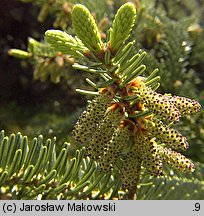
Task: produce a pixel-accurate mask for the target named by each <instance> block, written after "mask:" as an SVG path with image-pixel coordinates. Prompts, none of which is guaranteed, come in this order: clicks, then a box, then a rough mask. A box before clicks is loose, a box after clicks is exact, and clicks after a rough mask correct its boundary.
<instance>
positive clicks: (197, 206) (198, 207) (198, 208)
mask: <svg viewBox="0 0 204 216" xmlns="http://www.w3.org/2000/svg"><path fill="white" fill-rule="evenodd" d="M195 211H200V203H195Z"/></svg>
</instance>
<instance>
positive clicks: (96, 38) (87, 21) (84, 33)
mask: <svg viewBox="0 0 204 216" xmlns="http://www.w3.org/2000/svg"><path fill="white" fill-rule="evenodd" d="M72 23H73V26H74V28H75V32H76V35H77V36H78V37H79V38H80V40H81V41H82V42H83V44H84V45H85V46H86V47H87V48H88V49H89V50H90V51H93V52H95V53H99V52H101V51H102V49H103V42H102V40H101V38H100V33H99V30H98V27H97V25H96V22H95V20H94V18H93V16H92V15H91V13H90V11H89V10H88V9H87V8H86V7H85V6H84V5H81V4H76V5H75V6H74V7H73V10H72Z"/></svg>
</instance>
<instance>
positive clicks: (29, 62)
mask: <svg viewBox="0 0 204 216" xmlns="http://www.w3.org/2000/svg"><path fill="white" fill-rule="evenodd" d="M125 2H127V1H125V0H78V1H77V0H1V1H0V13H1V16H0V28H1V31H0V46H1V49H0V52H1V58H0V129H4V130H5V131H6V133H8V134H9V133H13V132H18V131H21V132H22V133H24V134H26V135H28V136H29V137H31V138H32V137H34V136H36V135H38V134H43V135H44V137H45V138H48V137H53V136H56V137H57V140H58V141H59V145H60V143H63V142H64V141H70V139H71V138H70V136H69V134H70V131H71V129H72V128H73V125H74V123H75V122H76V120H77V118H78V116H79V114H80V112H81V111H82V110H83V108H84V106H85V105H86V98H85V97H84V96H81V95H78V94H77V93H76V92H75V88H79V87H80V88H81V87H82V88H84V86H85V88H88V85H87V84H86V82H85V78H86V77H88V75H87V74H85V73H84V72H81V71H78V70H74V69H72V67H71V65H72V61H74V60H73V59H71V60H70V59H68V61H66V58H65V57H59V56H56V57H54V58H53V57H49V56H48V57H46V58H44V57H43V58H42V57H40V56H38V55H33V54H32V55H31V57H29V59H25V60H19V59H16V58H13V57H11V56H9V55H8V50H9V49H11V48H18V49H22V50H28V52H31V51H30V48H29V45H28V40H30V39H28V38H29V37H31V38H33V39H35V40H37V41H41V42H42V43H43V40H44V32H45V31H46V30H47V29H51V28H56V29H63V30H66V31H68V32H69V33H74V32H73V29H72V27H71V18H70V14H71V8H72V6H73V5H74V4H76V3H82V4H84V5H86V6H87V7H88V8H89V9H90V11H91V12H92V14H93V15H94V17H95V18H96V21H97V23H98V25H99V29H100V31H101V37H102V38H103V40H105V39H106V37H107V35H106V30H107V29H108V28H109V26H110V23H111V20H112V18H113V16H114V14H115V12H116V11H117V9H118V8H119V7H120V6H121V5H122V4H123V3H125ZM131 2H133V3H134V4H135V7H136V8H137V10H138V15H137V21H136V25H135V27H134V31H133V34H132V36H131V39H135V40H136V45H135V49H136V50H139V49H141V48H142V49H144V50H146V51H147V53H148V56H147V58H146V60H145V64H146V65H147V72H151V71H152V70H153V69H155V68H156V67H158V68H159V70H160V75H161V87H160V88H159V90H158V91H160V92H161V93H172V94H173V95H174V94H176V95H179V96H185V97H189V98H194V99H196V100H198V101H199V102H200V103H201V105H202V106H203V105H204V99H203V98H204V88H203V86H204V79H203V73H204V58H203V56H204V31H203V28H204V24H203V22H202V20H203V19H204V2H203V1H202V0H193V1H191V3H190V4H189V1H187V0H177V1H172V0H152V1H149V0H140V1H139V0H132V1H131ZM27 47H28V48H27ZM39 65H40V66H39ZM39 68H41V71H39ZM42 68H43V71H42ZM56 71H58V74H57V76H54V77H53V75H52V74H53V72H56ZM59 71H60V72H59ZM45 73H46V74H45ZM92 79H93V77H92ZM203 117H204V112H203V111H201V113H199V114H198V115H197V116H194V117H193V118H192V117H191V118H183V119H182V121H181V122H180V123H179V124H178V125H177V128H178V130H179V131H180V132H181V133H182V134H183V135H185V136H186V137H187V139H188V141H189V143H190V148H189V150H188V151H187V153H186V154H187V156H188V157H190V158H191V159H193V160H194V161H196V162H201V163H204V157H203V155H204V144H203V143H204V118H203Z"/></svg>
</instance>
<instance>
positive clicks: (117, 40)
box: [110, 3, 136, 51]
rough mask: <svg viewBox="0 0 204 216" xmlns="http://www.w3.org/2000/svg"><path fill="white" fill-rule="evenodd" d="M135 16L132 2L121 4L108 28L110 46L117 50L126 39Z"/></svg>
mask: <svg viewBox="0 0 204 216" xmlns="http://www.w3.org/2000/svg"><path fill="white" fill-rule="evenodd" d="M135 18H136V9H135V6H134V5H133V4H132V3H126V4H124V5H123V6H121V7H120V8H119V10H118V12H117V14H116V16H115V19H114V21H113V24H112V28H111V29H110V48H111V49H113V50H115V51H117V50H118V49H119V47H120V46H121V45H122V44H123V43H124V42H125V41H126V40H127V39H128V37H129V36H130V32H131V30H132V27H133V25H134V22H135Z"/></svg>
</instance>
